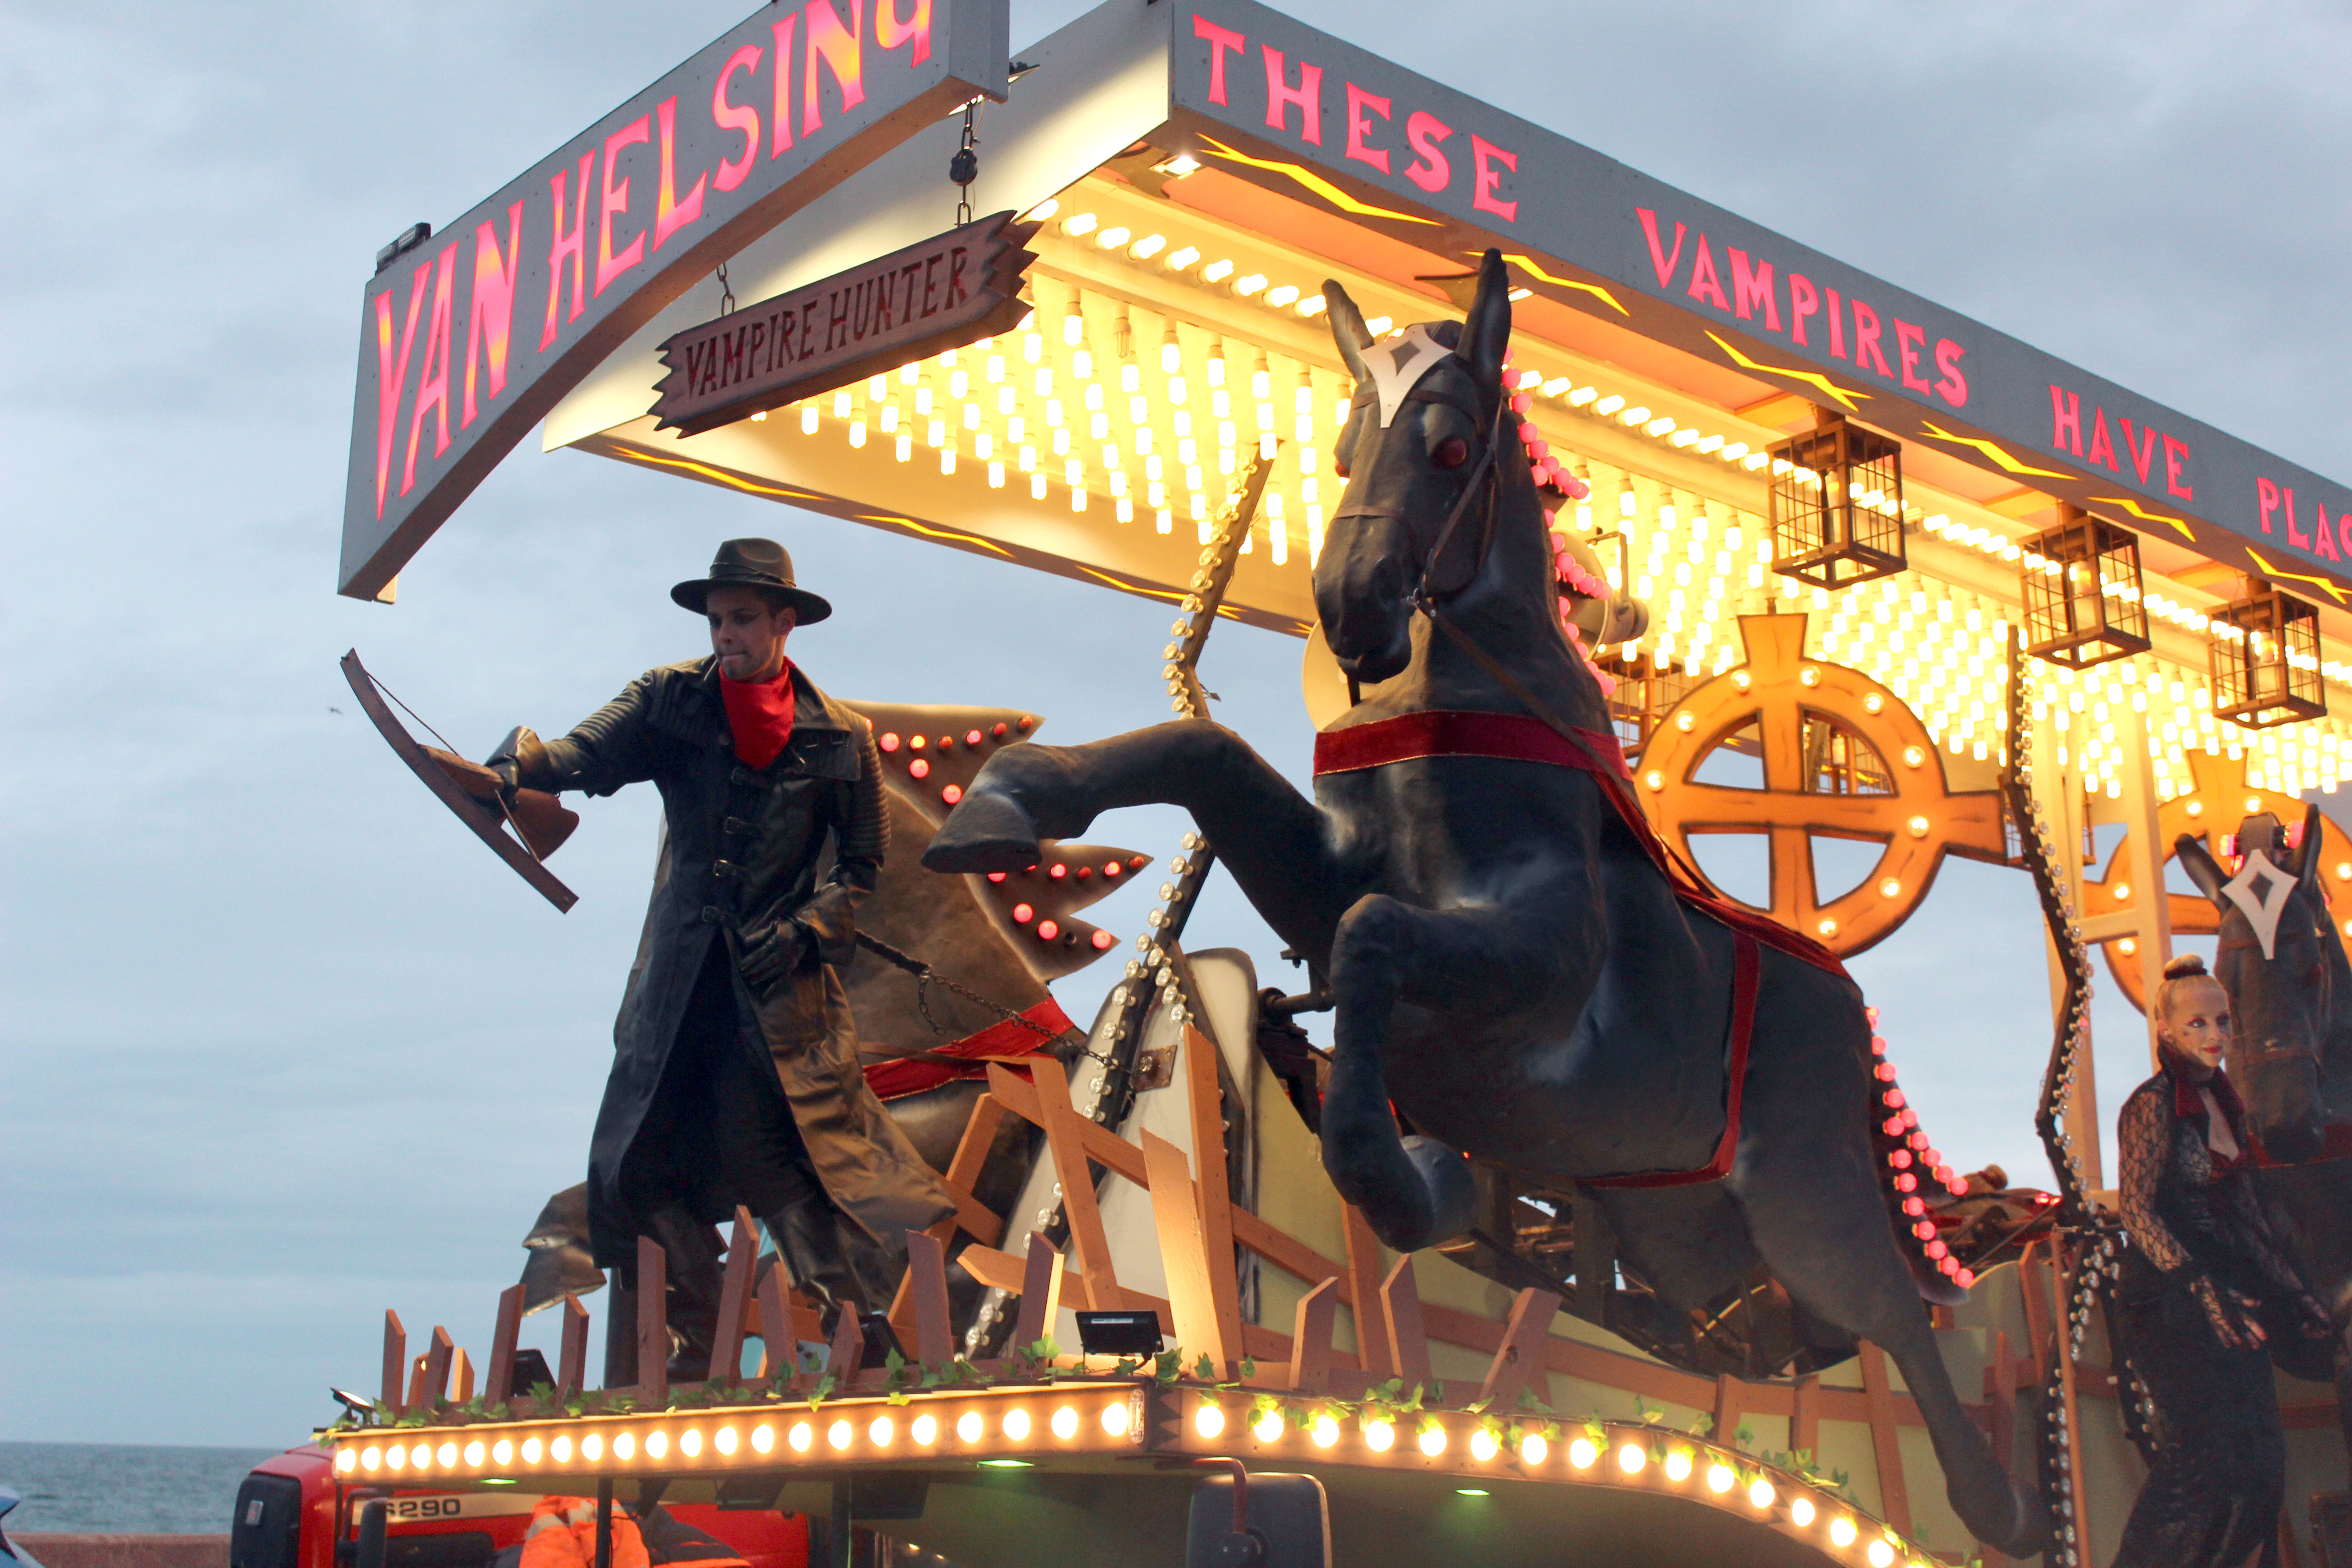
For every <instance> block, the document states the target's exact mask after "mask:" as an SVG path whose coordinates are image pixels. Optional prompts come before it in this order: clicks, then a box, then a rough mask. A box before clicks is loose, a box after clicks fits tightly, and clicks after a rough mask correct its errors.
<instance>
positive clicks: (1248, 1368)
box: [1242, 1356, 1257, 1378]
mask: <svg viewBox="0 0 2352 1568" xmlns="http://www.w3.org/2000/svg"><path fill="white" fill-rule="evenodd" d="M1256 1375H1257V1363H1255V1361H1252V1360H1251V1359H1250V1358H1249V1357H1247V1356H1244V1357H1242V1376H1244V1378H1250V1377H1255V1376H1256Z"/></svg>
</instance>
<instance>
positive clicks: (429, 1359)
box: [408, 1323, 457, 1408]
mask: <svg viewBox="0 0 2352 1568" xmlns="http://www.w3.org/2000/svg"><path fill="white" fill-rule="evenodd" d="M456 1360H457V1344H456V1343H455V1342H453V1341H451V1339H450V1338H449V1331H448V1330H446V1329H445V1328H443V1327H442V1326H441V1325H440V1324H438V1323H436V1324H434V1325H433V1344H432V1348H431V1349H430V1350H427V1351H426V1352H425V1391H424V1397H423V1398H422V1399H415V1398H412V1399H411V1400H410V1401H409V1402H408V1403H409V1404H410V1405H412V1406H414V1405H424V1406H425V1407H427V1408H430V1407H431V1406H433V1405H438V1404H440V1403H441V1402H442V1401H443V1400H445V1399H446V1398H448V1397H449V1365H450V1363H452V1362H454V1361H456Z"/></svg>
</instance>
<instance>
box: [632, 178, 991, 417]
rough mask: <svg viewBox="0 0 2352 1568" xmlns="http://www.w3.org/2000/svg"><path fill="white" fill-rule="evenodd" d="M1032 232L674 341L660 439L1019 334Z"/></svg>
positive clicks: (792, 297) (936, 244)
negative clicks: (912, 362)
mask: <svg viewBox="0 0 2352 1568" xmlns="http://www.w3.org/2000/svg"><path fill="white" fill-rule="evenodd" d="M1035 232H1036V226H1035V225H1034V224H1014V223H1013V214H1012V213H1010V212H1001V213H997V214H994V215H993V216H989V217H984V218H981V219H979V220H977V221H975V222H972V223H968V224H964V225H961V226H959V227H956V228H951V229H950V230H948V231H947V232H946V233H945V234H941V235H935V236H933V237H931V238H929V239H926V240H921V241H919V242H918V243H916V244H914V245H909V246H907V247H904V248H902V249H899V250H895V251H893V252H891V253H890V254H889V255H887V256H885V257H880V258H877V259H875V260H872V261H868V262H865V263H863V264H861V265H859V266H856V267H853V268H849V269H848V270H847V271H845V272H840V273H836V274H835V276H833V277H831V278H823V279H818V280H817V281H815V282H814V283H809V284H804V285H803V286H802V287H800V288H798V289H793V290H792V291H791V292H790V293H788V294H779V295H777V296H776V297H775V298H773V299H772V300H761V301H760V302H759V303H757V304H754V305H747V306H745V307H743V308H742V309H741V310H730V311H729V312H728V313H727V314H725V315H723V316H720V317H719V318H718V319H717V320H716V321H705V322H703V323H702V324H701V325H699V326H695V327H688V328H687V329H686V330H685V331H682V332H676V333H673V334H671V336H670V337H669V338H668V339H667V340H666V341H665V342H663V343H662V346H661V362H662V363H663V364H664V365H665V366H667V368H668V371H669V374H667V375H665V376H663V377H662V378H661V381H660V382H659V383H658V384H656V386H655V388H654V391H655V393H656V398H655V401H654V405H653V409H652V412H653V413H654V414H656V415H657V416H659V418H660V423H659V424H658V425H657V426H656V428H658V429H663V430H672V429H676V430H683V431H684V432H685V433H686V434H688V435H689V436H694V435H699V434H700V433H701V432H703V431H705V430H715V429H717V428H718V427H719V426H721V425H726V424H730V423H732V422H733V421H735V420H738V419H741V418H743V417H745V416H749V415H751V414H756V413H761V412H762V411H764V410H767V409H770V408H775V407H779V406H781V405H783V404H787V403H793V402H796V401H798V400H799V399H801V398H803V397H814V396H815V395H817V394H819V393H823V392H830V391H832V390H833V389H834V388H835V387H837V386H846V385H848V384H850V383H851V382H854V381H863V380H865V379H866V377H867V376H870V375H879V374H882V373H883V372H884V371H887V370H895V369H897V368H898V366H900V365H902V364H905V363H908V361H910V360H918V359H921V358H923V357H924V356H926V355H928V354H934V353H939V352H940V350H942V349H950V348H960V347H961V346H962V345H963V344H965V343H968V342H974V341H975V340H977V339H980V338H984V337H989V336H992V335H993V334H995V333H997V332H1003V331H1011V330H1012V329H1013V327H1014V326H1016V325H1017V324H1019V322H1020V321H1021V318H1022V317H1023V316H1024V315H1026V314H1027V313H1028V310H1029V307H1028V306H1026V305H1024V304H1023V303H1022V302H1021V275H1022V273H1023V272H1024V270H1025V269H1026V268H1027V267H1028V265H1029V263H1030V262H1032V261H1034V260H1035V259H1036V258H1035V257H1034V255H1032V254H1031V253H1030V252H1029V251H1027V250H1024V249H1023V248H1022V247H1023V246H1024V245H1025V244H1026V243H1027V242H1028V239H1029V237H1030V236H1031V235H1033V234H1034V233H1035Z"/></svg>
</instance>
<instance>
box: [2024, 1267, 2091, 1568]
mask: <svg viewBox="0 0 2352 1568" xmlns="http://www.w3.org/2000/svg"><path fill="white" fill-rule="evenodd" d="M2050 1245H2051V1244H2049V1243H2046V1242H2042V1241H2032V1242H2028V1243H2027V1244H2026V1247H2025V1252H2024V1255H2023V1256H2022V1257H2021V1258H2019V1259H2018V1260H2017V1277H2018V1284H2019V1286H2020V1288H2021V1291H2022V1293H2023V1295H2024V1297H2025V1330H2026V1337H2027V1339H2028V1340H2029V1341H2030V1342H2031V1343H2032V1352H2033V1371H2034V1375H2035V1376H2036V1377H2038V1378H2039V1377H2047V1376H2049V1375H2050V1373H2051V1365H2050V1362H2051V1352H2052V1349H2053V1346H2054V1345H2055V1343H2056V1338H2055V1336H2054V1335H2053V1333H2052V1331H2051V1326H2050V1297H2051V1291H2050V1288H2049V1286H2048V1284H2047V1283H2046V1282H2045V1281H2044V1279H2043V1278H2042V1277H2043V1274H2044V1273H2045V1272H2046V1265H2047V1262H2048V1258H2049V1248H2050ZM2076 1533H2077V1534H2078V1536H2079V1535H2080V1531H2079V1530H2078V1531H2077V1532H2076ZM2085 1539H2087V1538H2085Z"/></svg>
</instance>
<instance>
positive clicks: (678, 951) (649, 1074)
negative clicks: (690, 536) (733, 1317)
mask: <svg viewBox="0 0 2352 1568" xmlns="http://www.w3.org/2000/svg"><path fill="white" fill-rule="evenodd" d="M670 597H671V598H672V599H673V600H674V601H676V602H677V604H678V605H680V606H681V607H682V608H685V609H687V610H690V611H692V612H694V613H695V614H697V615H700V616H704V617H706V618H707V619H708V621H709V627H710V647H711V653H710V655H709V658H699V659H695V660H692V661H690V662H687V663H682V664H674V665H666V666H664V667H662V668H658V669H651V670H647V671H646V673H645V674H644V675H641V676H639V677H638V678H637V679H635V680H633V681H631V682H630V683H629V685H628V687H627V689H625V690H624V691H623V692H622V693H621V694H620V696H618V697H616V698H614V700H612V701H611V702H609V703H607V704H605V706H604V708H602V709H600V710H597V711H596V712H595V713H593V714H592V715H590V716H589V717H588V718H587V719H586V720H584V721H583V722H582V723H581V724H580V726H579V727H578V728H577V729H575V730H573V731H572V732H571V733H570V734H568V735H566V736H564V737H563V738H562V740H557V741H548V742H541V741H540V740H539V739H538V738H537V737H536V736H534V735H532V734H531V733H530V731H517V733H516V736H515V737H514V739H513V740H512V742H510V743H509V745H508V746H507V747H505V748H503V749H502V750H501V752H500V753H499V755H498V756H495V757H493V758H492V759H491V760H490V766H491V768H492V769H493V770H494V771H496V772H497V773H499V776H500V777H501V779H503V780H504V781H505V783H506V784H508V785H509V787H515V786H521V787H528V788H534V789H544V790H581V791H584V792H585V793H587V794H589V795H611V794H613V793H614V791H616V790H618V789H620V788H621V787H622V786H623V785H625V784H635V783H638V782H640V781H643V780H651V781H652V782H653V783H654V784H655V785H656V787H657V788H658V789H659V790H660V791H661V794H662V803H663V810H664V814H665V816H666V819H667V834H666V837H665V842H664V849H663V856H662V860H661V863H660V866H659V868H658V869H657V871H656V877H655V884H654V892H653V900H652V905H651V907H650V909H649V910H647V912H646V931H645V939H644V942H643V944H642V946H641V949H640V952H639V954H638V963H637V967H636V969H635V972H634V973H632V975H631V977H630V982H629V988H628V992H627V994H626V995H625V998H624V1000H623V1002H622V1005H621V1013H620V1017H619V1019H618V1020H617V1021H616V1022H615V1024H614V1047H615V1049H614V1058H613V1070H612V1076H611V1078H610V1079H608V1080H607V1081H606V1083H605V1086H604V1104H603V1106H602V1108H601V1109H600V1110H598V1112H597V1116H596V1131H595V1134H594V1138H593V1142H592V1143H591V1146H590V1152H589V1166H588V1219H589V1232H590V1239H591V1244H592V1245H593V1247H594V1250H595V1258H596V1262H597V1264H598V1265H599V1266H600V1267H603V1268H611V1269H616V1270H619V1271H620V1273H621V1283H622V1284H623V1285H624V1286H626V1287H628V1288H630V1289H632V1290H633V1289H634V1286H635V1279H634V1277H633V1270H634V1265H635V1251H636V1240H635V1238H636V1237H638V1236H640V1235H646V1236H653V1237H656V1238H668V1237H677V1236H679V1235H681V1234H687V1233H692V1232H696V1231H699V1232H700V1233H701V1234H703V1235H706V1236H707V1235H708V1234H709V1232H708V1229H707V1227H708V1226H709V1225H711V1224H713V1223H716V1222H718V1221H720V1220H722V1219H724V1218H726V1217H727V1216H728V1215H731V1214H732V1213H733V1212H734V1209H735V1205H739V1204H740V1205H743V1206H745V1207H748V1208H749V1209H750V1210H751V1212H752V1213H753V1214H754V1215H758V1216H759V1217H760V1219H761V1222H762V1224H763V1225H764V1226H766V1228H767V1230H768V1232H769V1235H770V1237H772V1240H773V1242H774V1244H775V1247H776V1249H777V1251H778V1253H779V1254H780V1256H781V1257H782V1260H783V1264H784V1267H785V1268H786V1270H787V1272H788V1273H789V1274H790V1276H791V1279H792V1282H793V1284H794V1285H795V1286H797V1287H799V1288H800V1289H801V1290H802V1291H803V1292H804V1293H805V1294H807V1295H808V1296H810V1297H812V1298H813V1299H814V1300H815V1302H816V1303H817V1305H818V1306H819V1308H820V1309H821V1310H822V1311H823V1312H824V1316H825V1319H826V1325H827V1329H828V1331H830V1329H831V1325H832V1320H833V1316H834V1314H835V1311H836V1310H839V1309H840V1308H842V1307H845V1306H846V1307H848V1308H850V1309H852V1310H870V1309H875V1308H887V1306H888V1305H889V1293H890V1292H891V1290H893V1289H895V1280H896V1274H897V1272H898V1268H899V1266H900V1263H901V1261H902V1259H903V1255H904V1249H905V1245H906V1243H905V1235H906V1232H907V1231H908V1230H910V1229H911V1230H919V1229H923V1228H925V1227H927V1226H930V1225H932V1224H934V1223H936V1222H937V1221H939V1220H941V1219H944V1218H946V1217H947V1216H949V1215H951V1214H953V1213H954V1212H955V1208H954V1204H953V1202H952V1200H951V1199H950V1197H949V1195H948V1193H947V1190H946V1188H945V1187H944V1186H943V1185H942V1184H940V1179H939V1177H938V1176H937V1175H936V1174H935V1173H933V1172H932V1171H931V1169H930V1168H929V1166H928V1165H926V1164H925V1163H923V1160H922V1158H921V1156H920V1155H919V1154H917V1153H916V1152H915V1150H914V1148H913V1147H912V1145H910V1144H909V1143H908V1141H907V1139H906V1136H905V1135H904V1134H903V1133H902V1132H900V1131H898V1125H897V1124H896V1123H895V1122H894V1121H891V1119H890V1118H889V1116H888V1115H887V1114H886V1113H885V1112H884V1110H883V1109H882V1105H881V1102H880V1101H879V1100H877V1099H876V1098H875V1095H874V1092H873V1090H872V1089H868V1088H867V1087H866V1078H865V1074H864V1072H863V1071H862V1070H861V1067H860V1063H859V1058H858V1046H857V1029H856V1024H855V1022H854V1021H853V1020H852V1018H851V1016H850V1012H849V1003H848V997H847V994H846V993H845V991H844V989H843V986H842V983H841V979H840V977H839V974H838V973H836V971H837V970H838V968H839V967H840V966H841V965H843V964H845V963H847V962H848V960H849V959H850V957H851V956H852V954H853V953H854V952H856V935H857V928H856V912H857V906H858V904H859V902H860V901H861V900H863V899H864V898H865V897H866V894H868V893H870V892H871V891H873V889H874V886H875V883H876V880H877V877H878V876H879V874H880V869H881V865H882V858H883V855H884V853H885V851H886V850H887V847H888V842H887V841H888V837H889V835H888V817H887V814H886V810H887V808H886V805H885V801H884V798H883V788H882V777H881V759H880V756H879V753H878V752H877V751H876V749H875V744H874V737H873V733H872V731H871V729H870V727H869V726H868V725H867V724H866V722H865V721H864V720H862V719H860V718H859V717H858V716H857V715H856V714H855V713H853V712H851V711H850V710H848V709H846V708H844V707H842V706H840V705H839V704H837V703H835V702H834V701H833V700H831V699H829V698H827V697H826V696H825V695H824V692H823V691H821V690H819V689H817V687H816V685H815V684H814V682H813V681H811V680H810V679H809V678H808V676H807V675H806V674H805V673H804V672H803V671H802V670H801V669H800V668H798V667H797V666H796V665H794V664H793V662H792V661H791V660H790V659H788V658H785V657H784V645H785V639H786V638H787V637H789V636H790V635H791V633H792V632H793V628H794V627H795V626H807V625H810V624H812V623H814V622H817V621H821V620H823V619H824V618H825V617H826V616H829V615H831V614H832V613H833V606H832V605H829V604H827V603H826V602H825V601H824V599H822V598H820V597H819V596H818V595H814V594H813V593H810V592H809V591H808V590H807V589H805V588H803V587H800V586H799V585H798V584H795V582H794V581H793V565H792V558H791V557H790V556H789V555H788V554H786V553H785V552H784V550H783V548H782V546H781V545H778V544H776V543H774V542H771V541H768V540H764V539H738V540H730V541H728V542H726V543H724V544H722V545H720V546H719V553H718V558H717V559H716V560H715V561H713V562H712V563H711V565H710V571H709V575H707V576H705V577H700V578H697V579H694V580H692V581H689V582H685V583H680V584H677V586H676V587H675V588H673V589H671V590H670ZM828 856H829V858H828ZM821 872H822V874H820V873H821ZM627 1337H628V1336H625V1335H624V1336H616V1338H618V1339H622V1340H625V1339H626V1338H627ZM688 1359H689V1360H690V1359H691V1358H690V1357H689V1358H688ZM610 1370H611V1369H608V1372H609V1371H610ZM710 1370H711V1371H712V1372H714V1373H729V1374H731V1373H734V1372H735V1370H736V1369H734V1368H731V1367H728V1368H712V1369H710ZM696 1375H699V1373H696Z"/></svg>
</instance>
